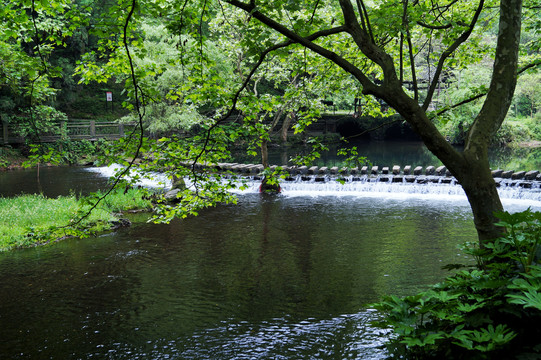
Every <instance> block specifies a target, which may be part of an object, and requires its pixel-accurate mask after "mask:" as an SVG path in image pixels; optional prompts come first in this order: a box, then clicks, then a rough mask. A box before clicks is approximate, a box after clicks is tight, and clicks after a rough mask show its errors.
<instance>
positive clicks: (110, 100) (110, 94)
mask: <svg viewBox="0 0 541 360" xmlns="http://www.w3.org/2000/svg"><path fill="white" fill-rule="evenodd" d="M105 97H106V99H107V102H106V103H105V109H107V108H108V107H109V106H108V105H107V104H108V103H111V112H113V92H112V91H106V92H105Z"/></svg>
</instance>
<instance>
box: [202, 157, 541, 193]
mask: <svg viewBox="0 0 541 360" xmlns="http://www.w3.org/2000/svg"><path fill="white" fill-rule="evenodd" d="M197 167H199V168H214V169H215V170H217V171H220V172H229V173H231V174H233V175H238V176H243V177H249V178H251V179H253V180H260V179H261V178H262V176H261V172H262V171H263V170H264V167H263V165H261V164H239V163H218V164H215V165H211V166H207V165H203V164H198V165H197ZM270 168H271V170H277V169H281V172H282V174H284V175H285V179H284V180H285V181H286V182H287V181H301V182H328V181H342V182H344V181H345V182H355V181H363V182H366V181H368V182H381V183H384V182H388V183H414V184H427V183H440V184H453V185H454V184H458V181H457V180H456V178H455V177H454V176H452V174H451V172H450V171H449V170H448V169H447V168H446V167H445V166H439V167H435V166H427V167H425V168H423V167H422V166H417V167H413V166H411V165H407V166H405V167H404V168H401V167H400V166H398V165H394V166H392V167H381V168H380V167H379V166H370V167H369V166H363V167H361V168H345V167H343V168H339V167H336V166H335V167H326V166H323V167H318V166H311V167H309V166H287V165H284V166H277V165H273V166H271V167H270ZM492 176H493V178H494V181H495V182H496V185H497V186H506V187H509V186H512V187H521V188H526V189H529V188H533V189H535V188H541V173H540V172H539V171H538V170H532V171H517V172H515V171H512V170H508V171H507V170H501V169H498V170H493V171H492Z"/></svg>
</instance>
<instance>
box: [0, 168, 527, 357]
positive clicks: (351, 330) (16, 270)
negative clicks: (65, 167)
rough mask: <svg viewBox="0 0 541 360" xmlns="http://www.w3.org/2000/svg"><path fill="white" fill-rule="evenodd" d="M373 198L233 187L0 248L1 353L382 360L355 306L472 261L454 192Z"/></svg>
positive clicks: (463, 208) (469, 233) (466, 221)
mask: <svg viewBox="0 0 541 360" xmlns="http://www.w3.org/2000/svg"><path fill="white" fill-rule="evenodd" d="M82 173H83V174H85V175H84V176H86V177H87V178H92V176H94V175H96V174H95V173H90V172H83V171H82ZM55 176H56V178H58V179H60V178H62V177H61V173H56V175H55ZM77 176H78V175H77ZM380 195H381V194H380ZM380 195H377V194H375V195H372V196H366V195H359V194H357V195H355V194H354V193H342V194H340V195H337V194H334V195H332V196H331V195H330V194H329V193H327V192H319V193H318V192H311V193H307V192H304V193H299V192H297V193H293V192H290V193H288V192H287V191H284V194H282V195H280V196H270V197H269V196H261V195H259V194H257V193H244V194H241V195H240V198H239V205H237V206H234V205H228V206H218V207H216V208H212V209H207V210H206V211H202V212H201V214H200V216H199V217H196V218H188V219H184V220H181V221H180V220H177V221H174V222H172V223H171V224H169V225H155V224H149V223H146V222H145V220H146V215H141V214H139V215H133V216H132V221H133V226H132V227H130V228H125V229H120V230H118V231H117V232H115V233H112V234H105V235H103V236H99V237H94V238H89V239H83V240H75V239H72V240H66V241H63V242H60V243H58V244H55V245H52V246H44V247H39V248H33V249H25V250H17V251H11V252H7V253H0V275H1V276H2V287H1V288H0V322H1V324H2V326H1V327H0V338H1V339H2V342H0V355H2V356H1V357H2V358H6V359H42V358H51V359H67V358H72V359H87V358H96V359H171V358H175V359H232V358H235V359H268V358H272V359H290V358H302V359H304V358H307V359H308V358H313V359H316V358H335V359H344V358H358V359H381V358H383V357H384V356H385V352H384V350H383V349H382V348H381V344H382V343H383V342H384V341H385V338H386V336H388V334H387V332H386V331H384V330H380V329H376V328H374V327H373V326H372V325H371V321H373V320H374V319H376V318H377V314H376V313H375V312H374V311H372V310H370V309H367V308H366V304H368V303H370V302H374V301H377V300H378V299H379V298H380V297H381V296H382V295H386V294H396V295H407V294H412V293H414V292H416V291H418V290H420V289H422V288H425V287H426V286H427V285H428V284H432V283H435V282H437V281H439V280H441V279H442V278H443V277H444V276H445V275H446V274H447V273H446V272H445V271H443V270H441V266H442V265H445V264H447V263H456V262H469V261H470V260H468V259H467V258H465V257H464V255H463V254H462V253H461V252H460V251H459V250H457V245H458V244H461V243H463V242H465V241H471V240H473V239H475V231H474V228H473V223H472V219H471V212H470V209H469V205H468V203H467V201H466V200H465V198H452V199H450V198H446V197H445V196H443V197H441V196H437V195H433V196H431V197H430V196H429V197H416V196H406V197H403V196H401V197H395V196H392V193H387V194H385V195H384V196H380ZM513 206H514V208H513ZM520 206H523V207H524V208H525V207H527V205H525V203H520V204H518V205H517V204H511V207H512V208H511V209H509V210H510V211H512V210H515V211H516V210H523V209H524V208H522V209H521V208H519V207H520Z"/></svg>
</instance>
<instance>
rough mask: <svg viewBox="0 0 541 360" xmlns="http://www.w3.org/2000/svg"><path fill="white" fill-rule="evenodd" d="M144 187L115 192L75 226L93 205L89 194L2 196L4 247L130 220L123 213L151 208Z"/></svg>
mask: <svg viewBox="0 0 541 360" xmlns="http://www.w3.org/2000/svg"><path fill="white" fill-rule="evenodd" d="M142 195H143V191H142V190H139V189H130V190H128V191H127V192H126V193H124V192H123V191H122V192H120V191H119V192H115V193H112V194H110V195H109V196H108V197H107V199H106V200H104V201H102V202H101V203H100V204H99V205H98V206H97V208H96V209H94V210H93V211H92V213H91V214H90V215H89V216H88V217H87V218H85V219H84V220H82V221H81V222H80V223H79V224H77V225H75V226H70V224H75V223H76V222H77V220H78V219H79V218H80V217H81V216H82V215H84V214H85V213H86V212H87V211H88V210H89V209H90V207H91V204H92V202H91V201H89V200H88V199H87V198H79V199H78V198H76V197H75V196H74V195H71V196H60V197H58V198H54V199H53V198H46V197H44V196H43V195H21V196H18V197H15V198H0V218H1V219H2V223H1V224H0V251H6V250H10V249H14V248H22V247H30V246H37V245H44V244H48V243H51V242H57V241H60V240H62V239H65V238H68V237H85V236H89V235H92V234H96V233H98V232H102V231H108V230H111V229H114V228H115V227H118V226H122V225H126V224H128V223H129V222H126V221H124V220H122V217H121V213H122V212H126V211H133V210H136V209H137V210H139V209H145V210H147V209H150V208H151V203H150V201H149V200H143V199H142Z"/></svg>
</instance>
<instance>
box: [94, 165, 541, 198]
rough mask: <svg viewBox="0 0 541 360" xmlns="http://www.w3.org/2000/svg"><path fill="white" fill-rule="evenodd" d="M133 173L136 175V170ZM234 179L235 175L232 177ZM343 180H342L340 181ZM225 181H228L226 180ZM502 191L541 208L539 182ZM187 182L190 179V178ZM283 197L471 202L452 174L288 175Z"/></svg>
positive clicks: (152, 181) (159, 181) (161, 179)
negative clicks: (445, 175)
mask: <svg viewBox="0 0 541 360" xmlns="http://www.w3.org/2000/svg"><path fill="white" fill-rule="evenodd" d="M117 169H119V166H118V165H116V166H114V165H113V166H108V167H98V168H89V169H88V171H93V172H97V173H99V174H101V175H103V176H106V177H111V176H113V175H114V174H115V171H116V170H117ZM133 174H136V173H135V172H134V173H133ZM236 178H238V179H239V181H238V184H239V187H240V185H241V184H242V182H241V179H242V180H244V182H245V185H246V186H247V188H246V189H244V190H240V189H233V190H231V191H232V192H234V193H238V194H248V193H258V192H259V186H260V185H261V177H259V176H255V175H254V176H237V177H236ZM229 179H231V177H229ZM339 180H341V181H339ZM224 181H225V180H224ZM497 184H498V193H499V194H500V198H501V199H502V201H504V202H505V203H506V204H509V203H518V204H521V205H527V206H529V205H531V206H534V207H541V183H540V182H537V181H525V180H512V179H497ZM138 185H141V186H146V187H154V188H160V189H167V188H170V187H171V181H170V180H168V179H167V178H166V177H165V176H164V175H162V174H152V178H142V179H140V180H138ZM186 185H187V186H190V181H189V180H188V179H186ZM280 185H281V187H282V192H281V195H282V196H289V197H294V196H310V197H315V196H353V197H372V198H374V197H378V198H388V199H396V200H399V199H411V198H420V199H427V200H431V199H436V198H437V199H439V200H447V201H467V198H466V195H465V194H464V190H462V187H461V186H460V185H459V184H458V183H457V182H456V180H455V179H454V178H452V177H442V176H428V175H421V176H415V177H413V176H412V177H404V176H393V175H378V176H372V175H360V176H354V175H350V176H346V177H337V176H333V175H323V176H306V175H296V176H288V177H287V178H285V179H282V180H281V181H280Z"/></svg>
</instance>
